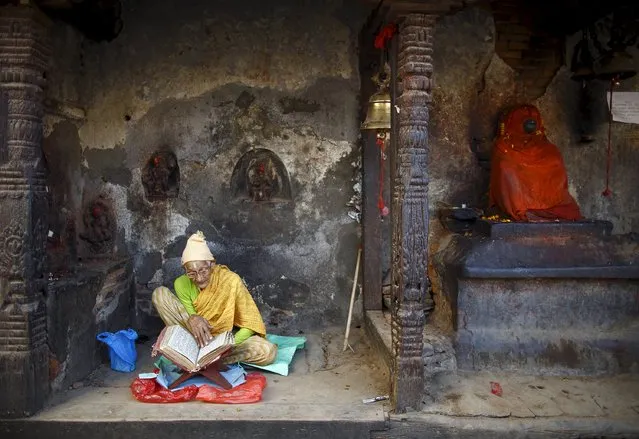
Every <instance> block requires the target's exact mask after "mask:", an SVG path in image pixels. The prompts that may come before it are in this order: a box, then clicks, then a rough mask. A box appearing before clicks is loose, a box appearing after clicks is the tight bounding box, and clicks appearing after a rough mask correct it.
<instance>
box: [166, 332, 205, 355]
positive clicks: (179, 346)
mask: <svg viewBox="0 0 639 439" xmlns="http://www.w3.org/2000/svg"><path fill="white" fill-rule="evenodd" d="M163 344H164V345H166V346H168V347H170V348H172V349H173V350H174V351H176V352H177V353H179V354H182V355H184V356H185V357H186V358H188V359H189V360H190V361H191V362H192V363H193V364H195V363H196V362H197V358H198V351H199V348H198V346H197V341H195V338H194V337H193V336H192V335H191V333H190V332H189V331H187V330H186V329H184V328H183V327H181V326H173V327H172V328H171V333H170V335H169V338H168V339H167V340H166V341H164V342H163Z"/></svg>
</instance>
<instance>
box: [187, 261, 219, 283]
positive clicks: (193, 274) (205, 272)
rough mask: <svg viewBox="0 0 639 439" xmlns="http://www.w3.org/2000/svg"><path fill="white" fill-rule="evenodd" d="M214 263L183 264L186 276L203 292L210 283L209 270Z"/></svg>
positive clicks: (194, 262) (193, 262)
mask: <svg viewBox="0 0 639 439" xmlns="http://www.w3.org/2000/svg"><path fill="white" fill-rule="evenodd" d="M214 264H215V263H214V262H211V261H192V262H187V263H186V264H184V270H185V271H186V275H187V276H188V277H189V279H191V280H192V281H193V282H195V285H197V287H198V288H199V289H200V290H203V289H204V288H206V287H207V286H208V285H209V282H210V281H211V269H212V268H213V265H214Z"/></svg>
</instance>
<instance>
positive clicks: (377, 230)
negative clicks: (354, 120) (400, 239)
mask: <svg viewBox="0 0 639 439" xmlns="http://www.w3.org/2000/svg"><path fill="white" fill-rule="evenodd" d="M375 17H376V14H373V16H372V18H371V20H369V27H365V28H364V29H363V30H362V32H361V34H360V41H359V45H360V66H359V71H360V78H361V85H360V90H361V92H360V100H361V108H360V121H364V119H365V118H366V110H367V109H368V99H369V98H370V96H371V95H372V94H373V93H374V92H375V91H376V90H375V85H374V84H373V81H372V80H371V77H372V76H373V73H374V70H375V69H376V68H377V64H379V61H378V60H379V54H378V53H377V50H375V47H374V45H373V41H374V39H375V35H374V32H373V31H372V29H371V27H373V28H378V27H379V25H380V22H378V21H377V18H375ZM375 141H376V133H375V131H374V130H367V131H364V132H362V258H363V259H362V282H363V285H362V286H363V292H364V309H365V310H380V309H382V233H381V220H380V215H379V209H378V208H377V191H378V190H379V175H380V174H379V171H380V170H379V148H378V147H377V145H376V142H375Z"/></svg>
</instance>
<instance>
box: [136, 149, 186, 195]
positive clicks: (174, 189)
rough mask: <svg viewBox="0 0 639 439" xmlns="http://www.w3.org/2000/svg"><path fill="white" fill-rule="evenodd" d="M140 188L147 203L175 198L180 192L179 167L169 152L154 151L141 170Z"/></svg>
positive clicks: (173, 155)
mask: <svg viewBox="0 0 639 439" xmlns="http://www.w3.org/2000/svg"><path fill="white" fill-rule="evenodd" d="M142 186H144V193H145V194H146V198H147V199H148V200H149V201H161V200H168V199H169V198H177V196H178V193H179V190H180V167H179V165H178V160H177V157H176V156H175V154H173V152H171V151H156V152H155V153H154V154H153V155H152V156H151V157H150V158H149V160H148V161H147V162H146V165H145V166H144V169H143V170H142Z"/></svg>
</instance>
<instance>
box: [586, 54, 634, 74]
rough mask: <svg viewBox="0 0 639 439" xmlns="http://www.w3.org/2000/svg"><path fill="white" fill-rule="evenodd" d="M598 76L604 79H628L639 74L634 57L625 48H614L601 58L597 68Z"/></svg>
mask: <svg viewBox="0 0 639 439" xmlns="http://www.w3.org/2000/svg"><path fill="white" fill-rule="evenodd" d="M595 72H596V73H597V78H599V79H603V80H608V81H610V80H612V79H618V80H622V79H628V78H631V77H633V76H635V75H636V74H637V70H636V69H635V66H634V59H633V58H632V56H631V55H630V54H629V53H628V52H626V51H625V50H612V51H610V52H608V53H606V54H605V55H604V56H602V57H601V59H600V60H599V63H598V65H597V66H596V68H595Z"/></svg>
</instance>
